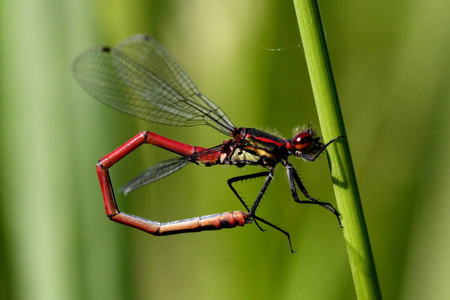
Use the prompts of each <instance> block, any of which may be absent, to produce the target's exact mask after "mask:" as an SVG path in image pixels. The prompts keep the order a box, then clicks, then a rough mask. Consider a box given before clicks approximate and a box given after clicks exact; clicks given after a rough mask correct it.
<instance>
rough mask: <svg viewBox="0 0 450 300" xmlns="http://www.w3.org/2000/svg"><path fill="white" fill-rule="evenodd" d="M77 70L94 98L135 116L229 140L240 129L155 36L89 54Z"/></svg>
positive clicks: (77, 62) (77, 64)
mask: <svg viewBox="0 0 450 300" xmlns="http://www.w3.org/2000/svg"><path fill="white" fill-rule="evenodd" d="M73 70H74V73H75V77H76V78H77V80H78V82H79V83H80V84H81V86H83V88H84V89H86V91H88V92H89V93H90V94H91V95H92V96H94V97H95V98H97V99H98V100H100V101H101V102H103V103H105V104H107V105H109V106H111V107H114V108H115V109H117V110H120V111H122V112H125V113H128V114H130V115H133V116H136V117H139V118H141V119H145V120H148V121H151V122H155V123H160V124H166V125H175V126H195V125H208V126H211V127H213V128H215V129H216V130H218V131H220V132H222V133H224V134H227V135H231V133H232V131H233V130H234V129H235V126H234V125H233V123H232V122H231V120H230V119H229V118H228V117H227V115H226V114H225V113H224V112H223V111H222V109H221V108H220V107H219V106H217V105H216V104H214V103H213V102H212V101H211V100H209V99H208V98H207V97H206V96H204V95H202V94H201V93H200V91H199V90H198V89H197V87H196V86H195V84H194V83H193V82H192V81H191V79H190V78H189V77H188V75H187V74H186V73H185V72H184V71H183V70H182V69H181V67H180V66H179V65H178V64H177V63H176V62H175V60H174V59H173V58H172V57H171V56H170V54H169V53H168V52H167V50H166V49H164V48H163V47H162V46H161V45H160V44H159V43H158V42H157V41H156V40H155V39H153V38H151V37H148V36H145V35H135V36H132V37H130V38H128V39H126V40H124V41H122V42H121V43H119V44H118V45H117V46H116V47H114V48H108V47H102V48H95V49H92V50H88V51H86V52H84V53H82V54H81V55H80V56H79V57H78V58H77V59H76V60H75V62H74V65H73Z"/></svg>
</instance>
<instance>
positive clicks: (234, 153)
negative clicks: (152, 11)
mask: <svg viewBox="0 0 450 300" xmlns="http://www.w3.org/2000/svg"><path fill="white" fill-rule="evenodd" d="M73 69H74V73H75V77H76V78H77V80H78V82H79V83H80V84H81V86H82V87H83V88H84V89H85V90H86V91H87V92H88V93H90V94H91V95H92V96H94V97H95V98H97V99H98V100H100V101H101V102H103V103H105V104H107V105H109V106H111V107H113V108H115V109H117V110H119V111H122V112H125V113H128V114H130V115H132V116H135V117H138V118H141V119H145V120H148V121H151V122H155V123H160V124H166V125H175V126H195V125H208V126H210V127H212V128H214V129H216V130H217V131H219V132H221V133H223V134H225V135H228V136H230V137H231V138H230V139H228V140H226V141H223V142H222V143H221V144H219V145H218V146H215V147H212V148H204V147H198V146H191V145H187V144H184V143H181V142H178V141H174V140H171V139H168V138H166V137H163V136H160V135H158V134H156V133H153V132H150V131H144V132H141V133H139V134H138V135H136V136H135V137H133V138H132V139H131V140H129V141H128V142H126V143H125V144H123V145H122V146H120V147H119V148H117V149H116V150H114V151H113V152H111V153H109V154H107V155H106V156H104V157H103V158H102V159H100V160H99V162H98V163H97V174H98V177H99V181H100V187H101V190H102V194H103V198H104V204H105V210H106V214H107V216H108V217H109V218H110V219H111V220H113V221H115V222H118V223H122V224H124V225H128V226H131V227H134V228H137V229H140V230H143V231H145V232H148V233H150V234H153V235H170V234H177V233H184V232H197V231H204V230H218V229H222V228H233V227H236V226H244V225H245V224H247V223H251V222H252V221H254V222H255V223H256V225H257V226H258V227H259V228H260V229H261V227H260V225H259V224H258V222H261V223H264V224H266V225H269V226H271V227H273V228H274V229H276V230H278V231H280V232H282V233H283V234H285V235H286V236H287V238H288V241H289V246H290V248H291V251H292V246H291V241H290V236H289V233H288V232H286V231H284V230H282V229H281V228H279V227H277V226H276V225H274V224H272V223H270V222H268V221H266V220H264V219H262V218H260V217H258V216H256V210H257V208H258V205H259V203H260V201H261V199H262V197H263V195H264V193H265V192H266V190H267V187H268V186H269V184H270V182H271V181H272V179H273V177H274V170H275V166H276V165H277V164H279V163H280V164H282V165H283V166H284V167H285V168H286V170H287V175H288V180H289V185H290V190H291V194H292V197H293V199H294V201H295V202H298V203H307V204H316V205H319V206H321V207H323V208H325V209H327V210H328V211H330V212H331V213H333V214H334V215H335V216H336V218H337V219H338V222H339V225H340V226H341V221H340V216H339V213H338V211H337V210H336V209H335V208H334V207H333V205H332V204H330V203H328V202H322V201H319V200H317V199H315V198H313V197H311V196H310V195H309V193H308V192H307V190H306V188H305V187H304V185H303V183H302V181H301V180H300V177H299V175H298V174H297V172H296V170H295V169H294V167H293V165H292V164H291V163H290V162H289V160H288V157H289V156H295V157H299V158H303V159H304V160H308V161H314V160H315V159H316V158H317V157H318V156H319V155H320V154H321V153H322V152H323V151H324V150H325V149H326V147H327V146H328V145H330V144H331V143H332V142H333V141H335V140H336V139H338V138H340V137H337V138H335V139H332V140H331V141H329V142H328V143H326V144H324V143H322V142H321V138H320V137H319V136H317V135H316V133H315V132H314V131H313V130H312V129H311V126H309V127H308V128H307V129H306V130H303V131H300V132H299V133H298V134H296V135H295V136H294V138H293V139H283V138H280V137H277V136H275V135H272V134H270V133H267V132H264V131H261V130H258V129H255V128H244V127H236V126H235V125H234V124H233V123H232V122H231V120H230V119H229V118H228V117H227V115H226V114H225V113H224V112H223V111H222V109H221V108H220V107H219V106H217V105H216V104H215V103H213V102H212V101H211V100H209V99H208V98H207V97H206V96H205V95H203V94H202V93H200V91H199V90H198V89H197V87H196V86H195V84H194V83H193V82H192V81H191V79H190V78H189V77H188V75H187V74H186V73H185V72H184V71H183V70H182V69H181V68H180V66H179V65H178V64H177V63H176V62H175V60H174V59H173V58H172V57H171V56H170V54H169V53H168V52H167V50H166V49H165V48H164V47H162V46H161V45H160V44H159V43H158V42H157V41H156V40H155V39H153V38H151V37H149V36H145V35H135V36H132V37H130V38H128V39H126V40H124V41H122V42H121V43H119V44H118V45H117V46H116V47H113V48H110V47H100V48H94V49H91V50H88V51H86V52H84V53H82V54H81V55H80V56H79V57H78V58H77V59H76V60H75V62H74V65H73ZM142 144H152V145H155V146H157V147H160V148H163V149H166V150H168V151H171V152H174V153H176V154H178V155H181V157H178V158H175V159H170V160H167V161H163V162H161V163H158V164H156V165H154V166H152V167H150V168H149V169H148V170H146V171H145V172H144V173H142V174H141V175H139V176H138V177H137V178H135V179H134V180H132V181H131V182H130V183H128V184H127V185H126V186H124V187H123V188H122V192H123V193H125V194H127V193H129V192H131V191H133V190H135V189H137V188H140V187H142V186H144V185H147V184H150V183H152V182H154V181H157V180H159V179H162V178H164V177H166V176H168V175H170V174H172V173H174V172H176V171H178V170H180V169H181V168H183V167H184V166H186V165H188V164H189V163H195V164H198V163H202V164H204V165H205V166H214V165H235V166H237V167H244V166H246V165H254V166H261V167H264V168H265V169H266V171H264V172H259V173H255V174H250V175H244V176H238V177H234V178H231V179H229V180H228V185H229V187H230V188H231V190H232V191H233V193H234V194H235V195H236V197H237V198H238V199H239V201H240V202H241V203H242V205H243V206H244V207H245V210H246V211H234V212H226V213H222V214H214V215H209V216H203V217H197V218H193V219H186V220H178V221H172V222H167V223H159V222H155V221H151V220H147V219H144V218H141V217H137V216H133V215H130V214H127V213H124V212H120V211H119V209H118V206H117V203H116V199H115V196H114V191H113V186H112V183H111V180H110V177H109V171H108V169H109V168H110V167H112V166H113V165H114V164H115V163H117V162H118V161H119V160H120V159H122V158H123V157H125V156H126V155H128V154H129V153H130V152H132V151H133V150H134V149H136V148H138V147H139V146H141V145H142ZM259 177H265V181H264V184H263V186H262V189H261V191H260V192H259V194H258V196H257V197H256V199H255V201H254V202H253V205H252V206H248V205H247V203H246V202H244V200H243V199H242V197H241V196H240V195H239V194H238V192H237V191H236V189H235V188H234V187H233V184H234V183H235V182H238V181H243V180H247V179H252V178H259ZM297 188H298V189H299V190H300V191H301V193H302V194H303V195H304V196H305V197H306V200H300V199H299V197H298V194H297ZM341 227H342V226H341ZM261 230H262V229H261Z"/></svg>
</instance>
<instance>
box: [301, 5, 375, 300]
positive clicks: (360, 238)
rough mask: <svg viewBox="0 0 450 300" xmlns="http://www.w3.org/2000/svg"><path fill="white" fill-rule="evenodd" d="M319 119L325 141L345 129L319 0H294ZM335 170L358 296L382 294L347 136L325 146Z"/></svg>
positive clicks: (342, 132) (364, 297)
mask: <svg viewBox="0 0 450 300" xmlns="http://www.w3.org/2000/svg"><path fill="white" fill-rule="evenodd" d="M294 6H295V10H296V14H297V20H298V24H299V28H300V35H301V38H302V42H303V47H304V51H305V56H306V61H307V65H308V71H309V75H310V78H311V85H312V89H313V93H314V98H315V102H316V106H317V112H318V116H319V122H320V125H321V130H322V134H323V137H324V140H325V141H329V140H330V139H332V138H334V137H337V136H340V135H345V128H344V121H343V117H342V113H341V109H340V106H339V100H338V95H337V91H336V86H335V83H334V78H333V72H332V69H331V63H330V59H329V56H328V50H327V45H326V40H325V35H324V30H323V27H322V21H321V17H320V12H319V7H318V3H317V1H315V0H294ZM327 153H328V158H329V162H330V169H331V176H332V179H333V185H334V192H335V195H336V201H337V205H338V209H339V212H340V213H341V215H342V224H343V226H344V228H343V233H344V238H345V242H346V246H347V253H348V258H349V263H350V266H351V271H352V275H353V282H354V285H355V291H356V295H357V297H358V299H381V290H380V286H379V283H378V277H377V273H376V269H375V263H374V259H373V255H372V249H371V247H370V241H369V234H368V232H367V227H366V222H365V219H364V213H363V209H362V204H361V199H360V196H359V191H358V186H357V183H356V177H355V173H354V169H353V163H352V159H351V155H350V149H349V145H348V141H347V138H346V137H345V138H343V139H339V140H337V141H336V142H335V143H333V144H332V145H330V146H329V147H328V148H327Z"/></svg>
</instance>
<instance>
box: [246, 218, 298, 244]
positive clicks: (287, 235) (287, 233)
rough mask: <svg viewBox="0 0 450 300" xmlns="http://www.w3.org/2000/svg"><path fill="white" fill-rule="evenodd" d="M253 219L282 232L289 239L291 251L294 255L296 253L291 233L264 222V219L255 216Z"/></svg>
mask: <svg viewBox="0 0 450 300" xmlns="http://www.w3.org/2000/svg"><path fill="white" fill-rule="evenodd" d="M253 219H254V220H258V221H260V222H262V223H264V224H266V225H268V226H270V227H272V228H273V229H275V230H278V231H279V232H281V233H282V234H284V235H285V236H286V237H287V239H288V242H289V248H290V249H291V252H292V253H295V251H294V249H292V243H291V236H290V234H289V232H287V231H285V230H283V229H281V228H280V227H278V226H276V225H274V224H272V223H270V222H268V221H266V220H264V219H263V218H260V217H257V216H255V215H253Z"/></svg>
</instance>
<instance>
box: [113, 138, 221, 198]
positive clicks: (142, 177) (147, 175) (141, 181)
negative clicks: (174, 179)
mask: <svg viewBox="0 0 450 300" xmlns="http://www.w3.org/2000/svg"><path fill="white" fill-rule="evenodd" d="M222 147H223V145H217V146H215V147H212V148H209V149H204V150H202V151H199V152H197V153H194V154H192V155H188V156H184V157H181V158H172V159H169V160H166V161H163V162H160V163H158V164H156V165H154V166H151V167H150V168H148V169H147V170H146V171H145V172H143V173H141V174H139V175H138V176H137V177H136V178H135V179H133V180H131V181H130V182H129V183H127V184H126V185H125V186H124V187H122V188H121V189H120V191H121V192H122V193H124V194H125V195H126V194H128V193H130V192H132V191H134V190H136V189H138V188H140V187H143V186H144V185H147V184H150V183H152V182H155V181H157V180H160V179H162V178H164V177H166V176H169V175H170V174H173V173H175V172H176V171H178V170H180V169H181V168H183V167H185V166H186V165H188V164H189V163H190V162H193V163H197V161H203V162H205V159H206V160H208V156H210V155H213V157H214V159H217V154H218V153H220V150H221V149H222ZM202 158H203V159H202Z"/></svg>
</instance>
